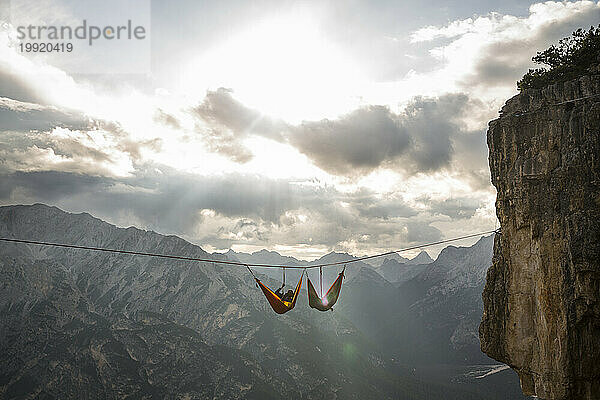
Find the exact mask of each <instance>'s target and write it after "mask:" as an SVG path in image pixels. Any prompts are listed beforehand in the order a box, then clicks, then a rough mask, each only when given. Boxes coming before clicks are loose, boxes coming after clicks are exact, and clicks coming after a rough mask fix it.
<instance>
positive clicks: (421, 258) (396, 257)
mask: <svg viewBox="0 0 600 400" xmlns="http://www.w3.org/2000/svg"><path fill="white" fill-rule="evenodd" d="M389 260H393V261H396V262H397V263H398V264H408V265H414V264H429V263H432V262H433V259H432V258H431V257H429V254H427V252H426V251H424V250H423V251H421V252H420V253H419V254H418V255H417V256H416V257H414V258H412V259H410V258H405V257H402V256H401V255H400V254H398V253H394V254H390V255H387V256H383V257H376V258H371V259H368V260H365V262H366V263H368V264H370V265H372V266H374V267H376V268H378V267H381V266H382V265H383V264H385V262H386V261H389Z"/></svg>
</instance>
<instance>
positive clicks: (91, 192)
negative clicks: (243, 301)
mask: <svg viewBox="0 0 600 400" xmlns="http://www.w3.org/2000/svg"><path fill="white" fill-rule="evenodd" d="M82 19H86V20H87V21H88V23H90V24H93V23H96V24H98V25H101V26H104V25H106V24H120V23H121V22H123V21H126V20H127V19H130V20H132V21H134V23H136V24H141V25H143V26H144V28H145V33H146V37H145V38H144V39H143V40H137V41H136V40H129V41H126V40H121V41H117V40H114V41H107V40H104V41H102V40H99V41H97V42H96V43H95V44H93V45H92V46H88V45H87V44H86V43H83V44H82V43H79V42H76V43H75V46H77V48H76V49H75V50H74V51H73V52H72V53H70V54H67V53H59V54H51V55H50V54H48V55H41V54H28V53H24V52H22V51H20V50H19V43H20V41H19V38H18V37H17V34H16V32H17V31H16V28H17V26H19V25H27V24H38V25H40V24H43V25H49V24H56V25H65V24H71V25H72V26H73V27H74V26H76V25H77V24H79V23H80V22H81V20H82ZM598 21H600V4H599V3H598V2H595V1H564V2H553V1H548V2H539V3H536V2H526V1H504V2H502V4H499V2H492V1H460V2H459V1H430V2H426V3H423V2H418V1H402V2H400V1H366V0H364V1H347V2H335V1H303V2H298V1H293V2H292V1H281V0H279V1H232V0H224V1H218V2H217V1H214V2H208V1H171V2H158V1H156V2H152V3H150V2H148V1H135V0H131V1H124V2H112V3H111V2H102V3H99V2H90V1H87V2H86V1H77V2H75V1H67V0H53V1H51V0H40V1H36V2H31V1H24V0H23V1H17V0H13V1H12V2H9V1H7V0H1V1H0V204H2V205H9V204H31V203H37V202H41V203H46V204H51V205H56V206H58V207H59V208H62V209H64V210H67V211H72V212H89V213H90V214H92V215H94V216H97V217H99V218H102V219H104V220H106V221H108V222H110V223H114V224H116V225H119V226H124V227H126V226H132V225H133V226H137V227H140V228H143V229H147V230H154V231H157V232H160V233H164V234H176V235H179V236H181V237H183V238H185V239H187V240H189V241H191V242H193V243H196V244H199V245H200V246H202V247H203V248H204V249H205V250H207V251H226V250H227V249H230V248H232V249H233V250H235V251H238V252H239V251H244V252H252V251H257V250H259V249H263V248H266V249H269V250H275V251H278V252H280V253H282V254H285V255H291V256H295V257H298V258H302V259H309V260H310V259H314V258H317V257H319V256H321V255H324V254H326V253H328V252H330V251H343V252H349V253H351V254H355V255H364V254H374V253H378V252H384V251H389V250H394V249H399V248H403V247H408V246H415V245H419V244H422V243H426V242H431V241H438V240H443V239H447V238H451V237H456V236H461V235H466V234H471V233H476V232H482V231H488V230H492V229H494V228H495V227H496V217H495V209H494V201H495V189H494V188H493V186H492V185H491V183H490V175H489V169H488V164H487V155H488V153H487V146H486V128H487V124H488V122H489V121H490V120H492V119H494V118H497V116H498V110H499V109H500V108H501V107H502V105H503V104H504V102H505V101H506V100H507V99H509V98H510V97H512V96H513V95H515V94H516V93H517V91H516V81H517V80H518V79H519V78H520V77H521V76H522V75H523V74H524V73H525V72H527V70H528V68H531V67H533V66H534V65H533V64H532V62H531V57H532V56H534V55H535V52H536V51H541V50H544V49H545V48H547V47H548V46H549V45H551V44H553V43H555V42H557V41H558V39H560V38H562V37H565V36H568V35H569V34H570V33H571V32H572V31H573V30H575V29H577V28H580V27H582V28H589V27H590V26H591V25H595V24H598ZM94 46H95V47H94ZM94 52H95V53H94ZM474 240H476V239H473V240H472V241H471V242H473V241H474ZM471 242H469V241H464V242H461V243H459V244H461V245H468V244H470V243H471ZM439 250H440V248H432V249H429V250H428V251H429V252H430V254H432V255H434V256H435V254H437V252H439ZM403 255H405V256H411V255H414V254H411V253H407V254H403Z"/></svg>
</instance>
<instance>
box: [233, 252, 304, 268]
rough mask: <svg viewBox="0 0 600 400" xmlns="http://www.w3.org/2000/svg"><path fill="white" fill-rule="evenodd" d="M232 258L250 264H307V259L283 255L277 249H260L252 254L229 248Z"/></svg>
mask: <svg viewBox="0 0 600 400" xmlns="http://www.w3.org/2000/svg"><path fill="white" fill-rule="evenodd" d="M225 255H226V256H228V257H230V258H232V259H233V258H235V259H237V260H238V261H240V262H244V263H250V264H276V265H300V264H306V262H305V261H300V260H297V259H296V258H294V257H289V256H282V255H281V254H279V253H278V252H276V251H268V250H265V249H263V250H260V251H255V252H254V253H252V254H249V253H238V252H235V251H233V250H231V249H230V250H229V251H228V252H227V253H225Z"/></svg>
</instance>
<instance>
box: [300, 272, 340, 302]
mask: <svg viewBox="0 0 600 400" xmlns="http://www.w3.org/2000/svg"><path fill="white" fill-rule="evenodd" d="M345 270H346V268H345V267H344V269H343V270H342V272H340V274H339V275H338V277H337V279H336V280H335V282H333V285H331V287H330V288H329V290H328V291H327V293H326V294H325V296H322V297H320V296H319V295H318V294H317V291H316V290H315V287H314V286H313V284H312V282H311V281H310V278H309V277H308V275H306V281H307V286H308V305H309V306H311V307H312V308H316V309H317V310H319V311H327V310H331V307H333V305H334V304H335V303H336V301H337V300H338V297H339V296H340V292H341V290H342V280H343V279H344V271H345ZM319 272H320V275H321V294H322V293H323V292H322V290H323V270H322V269H320V271H319Z"/></svg>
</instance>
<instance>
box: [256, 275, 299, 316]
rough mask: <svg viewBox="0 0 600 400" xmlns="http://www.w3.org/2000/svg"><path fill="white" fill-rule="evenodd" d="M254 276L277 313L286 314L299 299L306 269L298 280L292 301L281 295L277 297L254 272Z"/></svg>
mask: <svg viewBox="0 0 600 400" xmlns="http://www.w3.org/2000/svg"><path fill="white" fill-rule="evenodd" d="M248 270H250V268H248ZM250 272H251V273H252V271H250ZM252 276H253V277H254V280H255V281H256V283H257V284H258V286H259V287H260V288H261V290H262V292H263V293H264V295H265V297H266V298H267V300H268V302H269V304H270V305H271V307H272V308H273V311H275V312H276V313H277V314H285V313H286V312H288V311H290V310H291V309H292V308H294V306H295V305H296V300H297V299H298V293H300V287H301V286H302V278H303V277H304V271H302V275H301V276H300V280H299V281H298V284H297V285H296V290H294V297H293V298H292V301H283V300H281V299H280V298H279V297H277V295H276V294H275V293H273V291H272V290H271V289H269V288H268V287H267V286H266V285H265V284H264V283H262V282H261V281H260V280H259V279H258V278H257V277H256V276H254V274H252Z"/></svg>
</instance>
